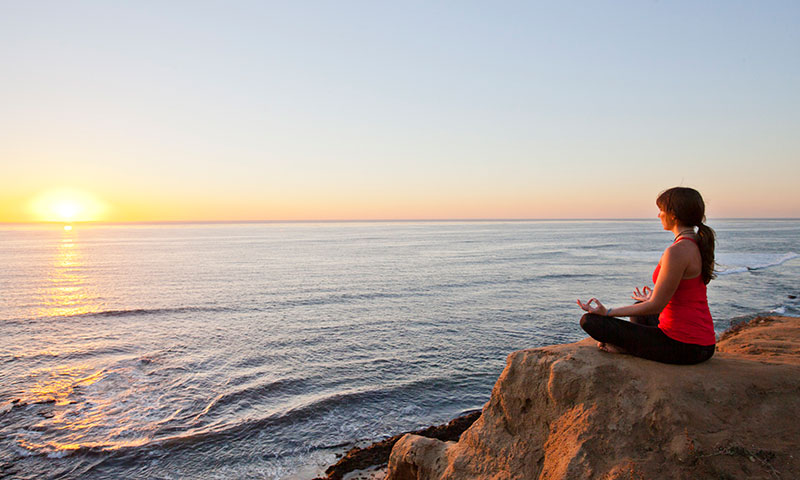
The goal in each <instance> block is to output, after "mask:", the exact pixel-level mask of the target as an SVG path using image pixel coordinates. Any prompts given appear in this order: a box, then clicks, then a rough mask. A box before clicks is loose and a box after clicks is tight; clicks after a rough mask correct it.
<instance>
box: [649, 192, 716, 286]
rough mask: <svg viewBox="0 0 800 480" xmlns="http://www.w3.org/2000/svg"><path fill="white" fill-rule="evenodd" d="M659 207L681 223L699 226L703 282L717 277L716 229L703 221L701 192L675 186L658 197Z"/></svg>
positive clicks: (703, 210) (703, 207)
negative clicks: (715, 267)
mask: <svg viewBox="0 0 800 480" xmlns="http://www.w3.org/2000/svg"><path fill="white" fill-rule="evenodd" d="M656 205H658V208H660V209H661V210H663V211H664V212H666V213H669V214H671V215H674V216H675V218H676V219H677V220H678V223H680V224H681V225H686V226H687V227H697V238H698V242H697V244H698V247H700V258H701V259H702V264H703V265H702V271H701V275H702V276H703V282H704V283H708V282H710V281H711V279H713V278H717V275H716V274H715V273H714V242H715V239H716V234H715V233H714V230H713V229H712V228H711V227H709V226H708V225H706V224H704V223H703V222H705V221H706V204H705V203H704V202H703V197H701V196H700V192H698V191H697V190H695V189H693V188H688V187H673V188H670V189H669V190H664V191H663V192H661V194H660V195H659V196H658V198H657V199H656Z"/></svg>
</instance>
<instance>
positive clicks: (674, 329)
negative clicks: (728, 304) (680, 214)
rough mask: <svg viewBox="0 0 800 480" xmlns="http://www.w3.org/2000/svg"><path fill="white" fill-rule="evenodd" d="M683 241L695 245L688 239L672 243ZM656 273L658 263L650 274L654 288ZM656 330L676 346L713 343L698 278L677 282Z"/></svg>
mask: <svg viewBox="0 0 800 480" xmlns="http://www.w3.org/2000/svg"><path fill="white" fill-rule="evenodd" d="M683 239H686V240H690V241H692V242H694V243H695V245H697V242H695V241H694V239H692V238H688V237H682V238H679V239H677V240H675V242H676V243H677V242H680V241H681V240H683ZM660 271H661V263H659V264H658V265H657V266H656V270H655V271H654V272H653V283H654V284H655V283H656V280H657V279H658V273H659V272H660ZM658 328H660V329H661V331H662V332H664V333H665V334H666V335H667V336H668V337H669V338H671V339H673V340H677V341H679V342H683V343H693V344H695V345H714V344H715V343H716V341H717V339H716V336H715V335H714V321H713V320H712V319H711V312H710V311H709V309H708V296H707V294H706V284H705V283H703V275H702V274H700V275H698V276H696V277H694V278H684V279H682V280H681V283H679V284H678V289H677V290H675V293H674V294H673V295H672V298H670V299H669V302H668V303H667V306H666V307H664V310H662V311H661V314H660V315H659V316H658Z"/></svg>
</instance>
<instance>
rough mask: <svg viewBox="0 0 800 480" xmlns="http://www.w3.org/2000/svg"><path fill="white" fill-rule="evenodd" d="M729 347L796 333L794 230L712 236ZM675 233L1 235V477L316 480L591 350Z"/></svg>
mask: <svg viewBox="0 0 800 480" xmlns="http://www.w3.org/2000/svg"><path fill="white" fill-rule="evenodd" d="M709 224H710V225H711V226H712V227H713V228H715V229H716V231H717V235H718V247H717V261H718V263H720V267H719V268H720V270H721V271H720V275H719V278H717V279H716V280H714V281H713V282H712V283H711V284H710V285H709V303H710V307H711V312H712V315H713V316H714V319H715V327H716V329H717V331H718V332H721V331H723V330H725V329H726V328H727V327H729V326H730V324H731V323H732V322H734V321H736V319H737V318H741V317H743V316H748V315H753V314H767V313H777V314H782V315H792V316H800V300H798V296H800V285H798V280H800V258H798V252H800V220H715V221H710V222H709ZM671 241H672V234H671V233H670V232H665V231H663V230H662V229H661V226H660V223H659V222H658V220H657V219H655V218H653V219H651V220H636V221H633V220H626V221H507V222H503V221H480V222H466V221H465V222H455V221H454V222H352V223H335V222H332V223H253V224H169V225H124V226H123V225H75V228H74V229H73V230H71V231H66V230H64V229H63V228H61V226H52V225H47V226H30V225H5V226H0V247H2V248H0V264H1V265H3V267H4V268H3V269H2V271H0V289H2V296H0V327H1V328H2V331H1V332H2V333H1V334H0V376H1V378H2V382H1V383H0V477H3V478H5V477H8V478H20V479H34V478H35V479H40V478H50V479H62V478H63V479H67V478H76V479H77V478H81V479H117V478H127V479H145V478H147V479H179V478H180V479H182V478H204V479H210V478H225V479H229V478H234V479H238V478H241V479H245V478H266V479H289V478H294V479H308V478H312V477H313V476H315V475H317V474H319V473H320V471H321V470H322V469H324V467H325V466H327V465H328V464H331V463H333V462H335V460H336V455H337V454H338V453H341V452H342V451H344V450H346V449H347V448H349V447H350V446H352V445H357V444H359V445H360V444H364V443H369V442H371V441H375V440H380V439H382V438H385V437H387V436H390V435H394V434H397V433H400V432H404V431H408V430H412V429H416V428H421V427H425V426H428V425H433V424H439V423H443V422H446V421H448V420H450V419H451V418H453V417H455V416H457V415H459V414H460V413H462V412H464V411H467V410H471V409H476V408H481V406H482V405H483V404H484V403H485V402H486V401H487V400H488V399H489V395H490V393H491V389H492V386H493V384H494V382H495V380H496V379H497V376H498V375H499V374H500V372H501V371H502V369H503V367H504V365H505V358H506V356H507V355H508V354H509V353H511V352H513V351H515V350H519V349H524V348H532V347H539V346H543V345H548V344H554V343H564V342H573V341H577V340H580V339H582V338H585V334H584V333H583V332H582V331H581V329H580V327H579V325H578V319H579V318H580V316H581V314H582V311H581V310H580V309H579V308H578V307H577V305H576V304H575V300H576V299H577V298H581V299H584V300H586V299H588V298H589V297H592V296H596V297H598V298H600V299H601V300H602V301H603V302H604V303H605V304H606V305H608V306H620V305H625V304H627V303H629V302H631V301H632V300H631V299H630V294H631V292H632V290H633V289H634V288H635V287H637V286H639V287H641V286H643V285H646V284H650V276H651V274H652V271H653V268H654V267H655V265H656V263H657V262H658V259H659V256H660V254H661V252H662V251H663V249H664V248H666V247H667V246H668V245H669V244H670V243H671Z"/></svg>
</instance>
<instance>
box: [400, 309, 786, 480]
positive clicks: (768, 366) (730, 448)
mask: <svg viewBox="0 0 800 480" xmlns="http://www.w3.org/2000/svg"><path fill="white" fill-rule="evenodd" d="M798 416H800V319H798V318H790V317H760V318H756V319H754V320H752V321H750V322H748V323H747V324H745V325H743V326H740V327H738V328H735V329H733V330H731V331H729V332H726V333H725V334H724V335H723V338H722V339H721V340H720V341H719V342H718V344H717V353H716V354H715V355H714V357H713V358H712V359H711V360H709V361H708V362H705V363H702V364H700V365H693V366H674V365H665V364H660V363H656V362H651V361H648V360H643V359H639V358H635V357H631V356H628V355H614V354H609V353H605V352H602V351H599V350H598V349H597V347H596V342H594V341H593V340H592V339H590V338H589V339H586V340H583V341H580V342H578V343H572V344H566V345H555V346H549V347H544V348H536V349H531V350H522V351H518V352H514V353H512V354H511V355H509V356H508V359H507V363H506V367H505V369H504V370H503V373H502V374H501V375H500V378H499V379H498V380H497V383H496V384H495V386H494V389H493V390H492V395H491V399H490V400H489V402H488V403H487V404H486V405H485V406H484V407H483V412H482V414H481V417H480V418H479V419H478V420H477V421H476V422H475V423H474V424H473V425H472V426H471V427H470V428H469V429H468V430H466V431H465V432H464V433H463V434H462V435H461V437H460V439H459V440H458V442H443V441H440V440H435V439H431V438H424V437H420V436H417V435H411V434H408V435H405V436H404V437H403V438H402V439H400V441H399V442H397V444H396V445H395V446H394V448H393V449H392V453H391V457H390V460H389V471H388V474H387V477H386V478H387V479H391V480H407V479H442V480H444V479H453V480H456V479H457V480H463V479H494V480H506V479H508V480H510V479H603V480H611V479H655V478H658V479H696V478H715V479H739V478H750V479H758V478H764V479H767V478H770V479H774V478H784V479H789V478H800V452H798V451H797V447H798V445H800V422H798V420H797V418H798Z"/></svg>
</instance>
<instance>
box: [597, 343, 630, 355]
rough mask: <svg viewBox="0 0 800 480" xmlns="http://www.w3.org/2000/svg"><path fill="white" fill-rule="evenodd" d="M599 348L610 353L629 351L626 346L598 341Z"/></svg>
mask: <svg viewBox="0 0 800 480" xmlns="http://www.w3.org/2000/svg"><path fill="white" fill-rule="evenodd" d="M597 348H599V349H600V350H602V351H604V352H608V353H628V351H627V350H625V349H624V348H620V347H618V346H616V345H612V344H610V343H603V342H597Z"/></svg>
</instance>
